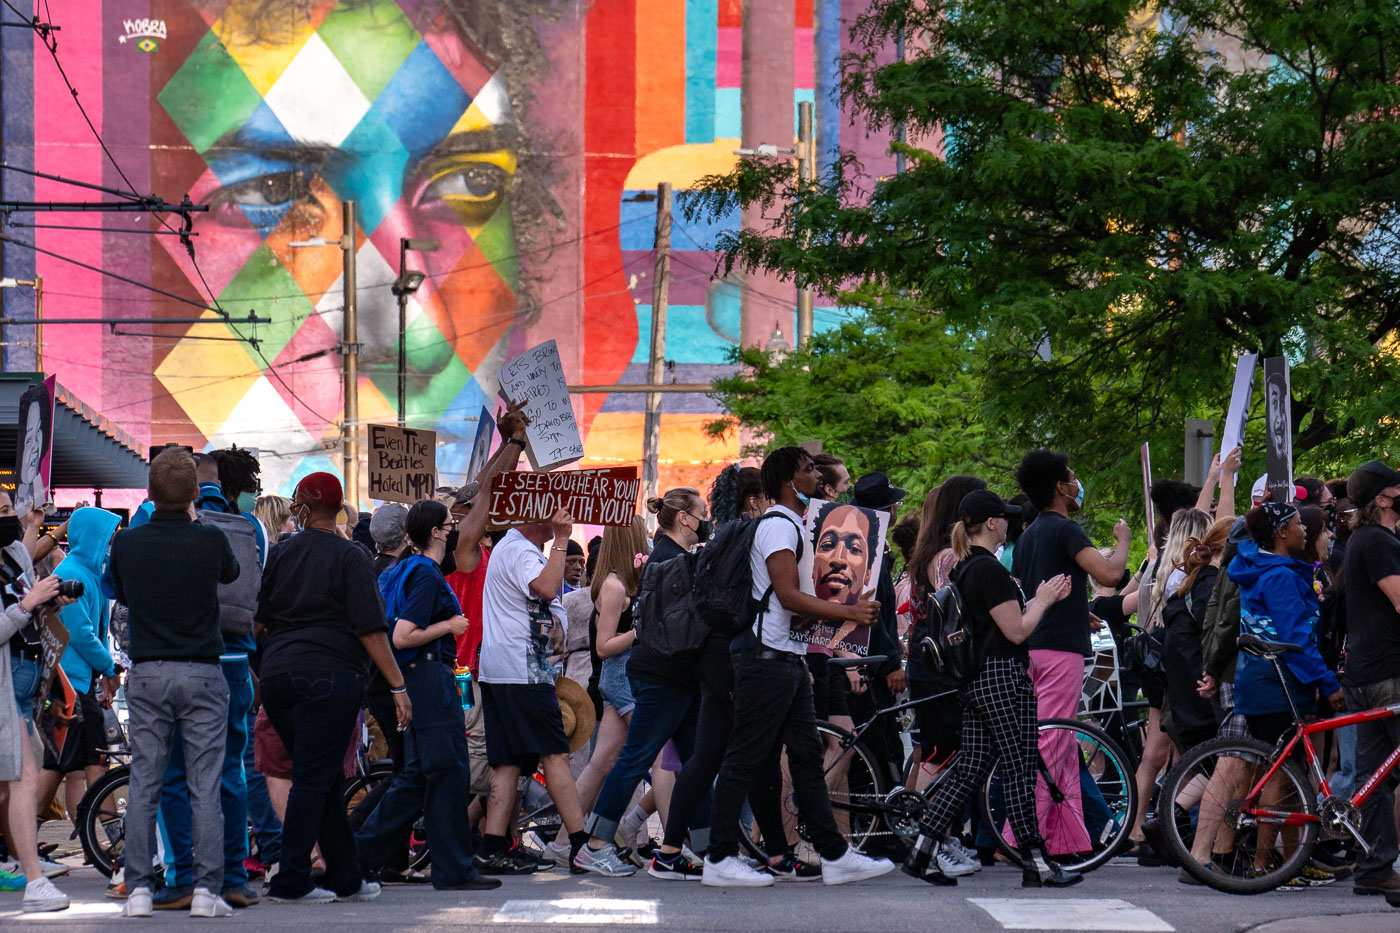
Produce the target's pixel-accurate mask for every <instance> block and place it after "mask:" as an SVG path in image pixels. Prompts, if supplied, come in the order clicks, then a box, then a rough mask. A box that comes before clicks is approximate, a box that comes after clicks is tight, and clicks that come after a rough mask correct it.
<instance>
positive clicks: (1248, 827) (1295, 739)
mask: <svg viewBox="0 0 1400 933" xmlns="http://www.w3.org/2000/svg"><path fill="white" fill-rule="evenodd" d="M1239 647H1240V650H1241V651H1246V652H1249V653H1250V654H1252V655H1255V656H1257V657H1261V658H1265V659H1267V660H1269V661H1271V662H1272V663H1273V665H1274V669H1275V671H1277V672H1278V675H1279V678H1280V680H1282V679H1283V670H1282V668H1281V666H1280V663H1279V658H1280V656H1281V655H1283V654H1285V653H1287V652H1291V651H1292V652H1301V651H1302V650H1303V649H1302V648H1300V647H1299V646H1297V645H1292V644H1288V643H1286V642H1274V641H1265V640H1264V639H1262V638H1259V637H1257V636H1255V635H1241V636H1240V638H1239ZM1284 693H1285V695H1287V693H1288V692H1287V691H1284ZM1288 704H1289V707H1290V709H1291V711H1292V713H1293V721H1294V728H1293V731H1292V732H1290V733H1288V734H1286V735H1284V736H1283V737H1282V738H1281V739H1279V741H1278V744H1277V745H1274V746H1270V745H1268V744H1267V743H1265V742H1260V741H1258V740H1255V739H1230V738H1217V739H1211V740H1210V741H1208V742H1203V743H1202V744H1200V745H1198V746H1196V747H1195V748H1193V749H1191V751H1189V752H1187V753H1186V754H1185V755H1184V756H1182V758H1181V759H1180V761H1178V763H1177V764H1176V766H1175V767H1173V768H1172V770H1171V771H1170V772H1169V773H1168V775H1167V777H1166V779H1165V781H1164V782H1163V784H1162V791H1161V798H1160V799H1161V800H1163V801H1167V800H1170V801H1172V802H1173V808H1172V809H1173V815H1174V817H1175V818H1174V819H1170V820H1165V819H1164V820H1163V821H1162V827H1163V830H1164V833H1163V834H1164V835H1165V837H1166V840H1167V844H1168V846H1169V847H1170V848H1171V849H1172V851H1173V852H1174V853H1175V854H1176V856H1177V858H1179V859H1180V860H1181V864H1182V866H1183V867H1184V868H1185V869H1186V871H1187V872H1189V873H1190V874H1191V875H1192V876H1193V877H1195V878H1196V879H1198V880H1199V881H1201V882H1202V883H1204V884H1207V885H1209V886H1210V887H1212V888H1215V889H1216V890H1218V891H1225V892H1227V893H1231V894H1259V893H1261V892H1264V891H1272V890H1273V889H1274V888H1277V887H1278V886H1279V885H1281V884H1283V883H1285V882H1287V881H1290V880H1291V879H1293V878H1295V877H1297V876H1298V875H1299V874H1300V872H1301V871H1302V868H1303V866H1304V865H1306V864H1307V863H1308V860H1309V859H1310V858H1311V857H1312V850H1313V846H1314V845H1316V844H1317V840H1318V834H1319V832H1320V831H1323V830H1325V831H1327V832H1328V833H1331V834H1332V835H1334V836H1341V835H1347V836H1350V837H1351V838H1352V839H1354V840H1355V841H1356V843H1357V844H1358V845H1360V846H1361V847H1362V848H1363V849H1365V850H1367V851H1370V846H1369V845H1367V843H1366V840H1365V839H1363V838H1362V836H1361V828H1360V827H1361V806H1362V805H1363V804H1364V803H1365V802H1366V800H1367V798H1369V797H1370V796H1371V794H1372V792H1374V791H1375V789H1376V787H1377V785H1379V784H1380V782H1381V781H1383V780H1385V779H1386V778H1387V777H1389V776H1390V773H1391V771H1393V770H1394V769H1395V766H1396V763H1397V762H1400V748H1397V749H1396V750H1395V751H1393V752H1391V754H1390V756H1389V757H1387V758H1386V760H1385V763H1384V764H1383V765H1381V767H1380V768H1379V769H1377V771H1376V773H1375V774H1374V775H1372V777H1371V779H1370V780H1368V781H1367V782H1366V783H1365V784H1364V785H1362V786H1361V787H1360V788H1359V789H1358V790H1357V791H1356V793H1355V794H1354V795H1353V796H1352V797H1350V798H1347V797H1338V796H1336V795H1334V794H1333V793H1332V788H1331V787H1330V786H1328V783H1327V775H1326V773H1325V772H1324V768H1323V764H1324V762H1323V761H1322V759H1321V758H1320V756H1319V755H1318V753H1317V750H1316V749H1315V748H1314V747H1313V743H1312V737H1313V736H1315V735H1318V734H1320V733H1323V732H1330V731H1332V730H1333V729H1340V728H1342V727H1343V726H1352V725H1356V724H1357V723H1362V722H1373V721H1375V720H1377V719H1387V718H1389V717H1391V716H1395V715H1397V714H1400V704H1396V705H1393V706H1386V707H1382V708H1380V709H1370V710H1366V711H1364V712H1360V713H1348V714H1346V715H1343V716H1336V717H1333V718H1331V719H1323V720H1320V721H1317V722H1303V721H1302V719H1303V717H1302V716H1300V715H1299V713H1298V708H1297V707H1296V706H1295V705H1294V704H1293V699H1292V697H1291V696H1290V697H1289V699H1288ZM1300 761H1301V763H1300ZM1305 767H1306V770H1305Z"/></svg>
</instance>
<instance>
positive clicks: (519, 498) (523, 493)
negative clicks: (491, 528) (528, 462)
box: [488, 466, 642, 525]
mask: <svg viewBox="0 0 1400 933" xmlns="http://www.w3.org/2000/svg"><path fill="white" fill-rule="evenodd" d="M641 489H642V481H641V480H640V479H639V478H638V477H637V468H636V467H634V466H633V467H609V468H606V469H601V470H561V471H560V472H558V473H549V472H545V471H537V472H530V471H527V470H513V471H509V472H505V473H498V474H496V475H495V476H494V477H492V479H491V510H490V512H489V513H488V515H489V518H490V521H491V523H492V524H493V525H525V524H530V523H532V522H547V521H549V517H550V516H551V515H553V514H554V511H555V509H567V510H568V511H569V514H571V515H572V516H573V517H574V524H576V525H630V524H632V518H633V516H635V515H636V514H637V495H638V493H640V492H641Z"/></svg>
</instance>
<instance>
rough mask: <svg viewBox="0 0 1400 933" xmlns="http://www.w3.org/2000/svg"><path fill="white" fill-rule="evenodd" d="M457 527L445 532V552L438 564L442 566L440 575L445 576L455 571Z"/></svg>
mask: <svg viewBox="0 0 1400 933" xmlns="http://www.w3.org/2000/svg"><path fill="white" fill-rule="evenodd" d="M457 538H458V534H457V529H456V528H453V529H452V530H451V531H449V532H448V533H447V553H446V554H445V555H443V558H442V563H441V564H439V565H438V566H439V567H441V568H442V575H443V576H444V577H445V576H447V575H448V574H449V573H456V572H457Z"/></svg>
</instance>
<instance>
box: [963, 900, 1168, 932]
mask: <svg viewBox="0 0 1400 933" xmlns="http://www.w3.org/2000/svg"><path fill="white" fill-rule="evenodd" d="M967 900H968V903H970V904H974V905H976V906H978V907H980V908H982V909H983V910H985V911H986V912H987V913H989V914H991V915H992V919H993V920H995V921H996V922H997V923H999V924H1001V926H1002V928H1003V929H1006V930H1114V931H1131V933H1139V931H1141V933H1171V931H1172V929H1173V928H1172V925H1171V924H1170V923H1167V921H1165V920H1163V919H1162V918H1161V917H1159V916H1157V915H1156V914H1154V913H1153V912H1152V911H1150V910H1145V909H1143V908H1141V907H1135V906H1133V905H1132V904H1130V903H1128V902H1127V901H1123V900H1118V899H1117V898H1108V897H1102V898H1100V897H1081V898H1065V899H1056V900H1051V899H1048V898H1029V897H970V898H968V899H967Z"/></svg>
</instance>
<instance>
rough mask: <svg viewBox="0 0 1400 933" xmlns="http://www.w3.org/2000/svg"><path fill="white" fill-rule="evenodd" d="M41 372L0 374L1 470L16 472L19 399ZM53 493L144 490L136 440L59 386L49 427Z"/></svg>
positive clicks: (143, 463) (40, 377) (141, 459)
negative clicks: (51, 439)
mask: <svg viewBox="0 0 1400 933" xmlns="http://www.w3.org/2000/svg"><path fill="white" fill-rule="evenodd" d="M44 379H45V376H44V374H43V373H0V471H4V473H5V474H7V475H8V474H10V473H12V471H13V470H14V467H15V460H16V456H17V454H16V449H15V448H16V445H17V444H18V443H19V426H18V424H17V422H18V421H19V400H20V396H22V395H23V394H24V391H25V390H26V389H28V388H29V387H30V386H31V385H34V384H35V383H39V382H43V381H44ZM50 483H51V485H52V487H53V488H54V489H145V488H146V457H145V455H144V454H143V452H142V450H141V446H140V445H139V444H138V443H137V441H136V438H134V437H132V436H131V435H130V434H127V433H126V432H125V431H123V430H122V429H121V428H119V427H117V426H116V425H115V424H113V423H112V422H110V421H108V420H107V419H106V418H104V417H102V416H101V415H99V414H98V413H97V412H95V411H93V410H92V409H91V408H89V407H88V406H87V405H85V404H83V402H82V401H81V400H79V399H78V398H76V397H74V395H73V393H72V392H69V391H68V390H67V389H65V388H64V387H63V386H62V385H61V384H60V385H59V386H58V390H57V392H56V393H55V400H54V423H53V475H52V478H51V480H50Z"/></svg>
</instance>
